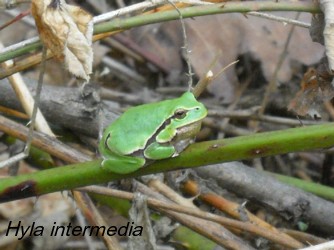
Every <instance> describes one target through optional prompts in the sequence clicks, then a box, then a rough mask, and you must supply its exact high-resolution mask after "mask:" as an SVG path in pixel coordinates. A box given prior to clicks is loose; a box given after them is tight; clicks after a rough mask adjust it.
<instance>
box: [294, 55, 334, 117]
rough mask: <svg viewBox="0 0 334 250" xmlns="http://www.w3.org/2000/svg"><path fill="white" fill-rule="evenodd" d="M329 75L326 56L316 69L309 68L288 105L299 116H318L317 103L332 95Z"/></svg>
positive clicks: (333, 92) (333, 89)
mask: <svg viewBox="0 0 334 250" xmlns="http://www.w3.org/2000/svg"><path fill="white" fill-rule="evenodd" d="M332 79H333V75H331V73H330V70H329V67H328V62H327V60H326V58H325V59H324V60H323V61H322V63H321V64H320V65H319V66H318V68H317V69H314V68H309V69H308V70H307V72H306V73H305V74H304V77H303V79H302V81H301V86H300V88H301V89H300V90H299V91H298V92H297V94H296V96H295V98H293V99H292V100H291V102H290V104H289V106H288V110H293V111H294V112H296V113H297V114H298V115H300V116H305V115H309V116H311V117H318V116H320V115H319V112H318V109H319V105H320V104H322V103H323V102H324V101H327V100H329V99H331V98H333V97H334V88H333V85H332V83H331V82H332Z"/></svg>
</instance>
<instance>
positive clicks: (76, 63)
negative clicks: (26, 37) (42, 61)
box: [31, 0, 93, 81]
mask: <svg viewBox="0 0 334 250" xmlns="http://www.w3.org/2000/svg"><path fill="white" fill-rule="evenodd" d="M31 12H32V15H33V17H34V18H35V23H36V26H37V29H38V32H39V36H40V38H41V40H42V42H43V43H44V45H45V46H46V47H47V48H48V49H50V50H51V51H52V53H53V54H54V55H55V57H56V58H57V59H59V60H64V63H65V66H66V68H67V69H68V71H69V72H70V73H72V74H73V75H75V76H76V77H79V78H82V79H85V80H86V81H89V74H91V73H92V62H93V50H92V47H91V45H92V34H93V23H92V16H91V15H90V14H88V13H87V12H86V11H84V10H82V9H81V8H79V7H77V6H72V5H69V4H67V3H66V2H65V1H64V0H33V1H32V5H31Z"/></svg>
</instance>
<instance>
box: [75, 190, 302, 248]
mask: <svg viewBox="0 0 334 250" xmlns="http://www.w3.org/2000/svg"><path fill="white" fill-rule="evenodd" d="M77 190H79V191H86V192H94V193H97V194H103V195H110V196H113V197H117V198H122V199H127V200H132V199H133V197H134V195H133V194H132V193H129V192H125V191H120V190H113V189H109V188H105V187H99V186H89V187H84V188H79V189H77ZM147 203H148V205H149V206H151V207H153V208H156V209H157V208H159V209H163V210H172V211H175V212H179V213H184V214H187V215H191V216H195V217H198V218H202V219H205V220H208V221H212V222H216V223H219V224H221V225H223V226H227V227H232V228H235V229H239V230H242V231H245V232H250V233H252V234H255V235H258V236H261V237H264V238H267V239H269V240H271V241H273V242H276V243H278V244H281V245H283V246H287V247H292V248H300V247H301V246H302V244H300V243H298V242H292V241H291V242H290V241H289V242H288V241H287V239H286V237H285V234H283V233H280V232H276V233H275V234H273V233H272V232H270V231H269V230H267V229H264V228H262V227H259V226H256V225H254V224H252V223H248V222H241V221H237V220H233V219H229V218H225V217H221V216H219V215H215V214H212V213H208V212H204V211H202V210H199V209H198V208H193V207H188V206H180V205H177V204H172V203H167V202H164V201H160V200H157V199H154V198H148V199H147Z"/></svg>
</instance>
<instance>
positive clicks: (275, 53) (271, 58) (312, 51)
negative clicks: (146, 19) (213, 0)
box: [131, 12, 324, 103]
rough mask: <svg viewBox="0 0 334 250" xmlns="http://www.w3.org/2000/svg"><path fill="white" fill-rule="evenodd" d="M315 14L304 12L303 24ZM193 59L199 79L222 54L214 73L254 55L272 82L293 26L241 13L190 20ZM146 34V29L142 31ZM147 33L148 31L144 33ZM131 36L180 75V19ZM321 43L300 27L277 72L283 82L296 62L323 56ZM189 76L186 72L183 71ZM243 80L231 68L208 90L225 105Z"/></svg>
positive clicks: (188, 28)
mask: <svg viewBox="0 0 334 250" xmlns="http://www.w3.org/2000/svg"><path fill="white" fill-rule="evenodd" d="M275 14H276V15H278V16H283V17H290V18H294V17H295V13H283V12H275ZM310 19H311V15H310V14H306V13H304V14H302V15H301V17H300V20H302V21H310ZM185 21H186V31H187V37H188V44H189V48H190V50H191V53H190V60H191V63H192V65H193V67H194V71H195V73H196V74H197V75H198V76H202V75H204V74H205V73H206V72H205V71H206V70H207V68H208V67H209V65H210V64H211V63H212V61H213V60H214V59H215V57H216V56H217V54H219V53H220V52H221V56H220V57H219V59H218V63H217V64H216V67H215V68H213V72H214V74H215V73H217V72H218V71H219V70H220V69H222V68H223V67H225V66H226V65H228V64H229V63H231V62H233V61H235V60H236V59H237V58H238V57H239V56H240V55H244V54H250V55H251V56H252V57H253V58H254V59H256V60H258V61H259V62H261V68H262V73H263V75H264V76H265V78H266V79H267V80H268V81H269V80H270V79H271V77H272V75H273V73H274V71H275V68H276V65H277V63H278V61H279V57H280V55H281V53H282V51H283V47H284V44H285V41H286V38H287V36H288V33H289V30H290V25H284V24H282V23H281V22H275V21H270V20H267V19H263V18H258V17H253V16H247V17H245V16H244V15H241V14H224V15H214V16H205V17H196V18H195V19H186V20H185ZM143 30H144V31H143ZM142 31H143V32H142ZM131 32H133V33H132V38H133V39H134V40H136V41H137V42H139V43H140V44H141V46H143V47H144V48H145V49H147V50H150V51H154V52H156V54H158V55H159V56H160V57H161V60H163V61H164V62H165V63H166V64H168V65H169V66H170V67H171V68H172V69H173V70H175V71H177V70H180V67H181V68H182V65H183V62H182V61H183V59H182V56H181V53H180V51H181V47H182V46H183V41H182V33H181V24H180V21H173V22H168V23H164V24H162V25H160V26H157V25H155V26H154V28H153V29H152V26H149V27H143V29H134V30H133V31H131ZM323 51H324V50H323V48H322V46H321V45H319V44H316V43H313V42H312V41H311V38H310V35H309V32H308V30H307V29H304V28H299V27H297V28H296V29H295V32H294V34H293V36H292V39H291V42H290V45H289V48H288V54H287V57H286V59H285V61H284V63H283V65H282V67H281V69H280V71H279V73H278V81H279V82H281V83H282V82H285V83H286V82H288V81H289V80H290V79H291V76H292V73H293V72H292V69H291V67H290V63H291V61H298V62H300V63H302V64H304V65H311V64H314V63H316V62H318V61H319V60H320V58H321V57H322V54H323ZM183 73H184V74H185V73H186V72H183ZM237 86H238V78H237V74H236V71H235V67H231V68H229V69H228V70H227V71H225V72H224V74H222V75H221V76H220V77H218V78H216V79H215V81H213V82H212V84H211V85H210V86H209V88H208V89H209V92H211V93H212V94H213V95H214V96H215V97H216V98H218V99H219V100H220V101H221V102H223V103H230V102H232V101H233V100H234V98H235V91H236V89H237Z"/></svg>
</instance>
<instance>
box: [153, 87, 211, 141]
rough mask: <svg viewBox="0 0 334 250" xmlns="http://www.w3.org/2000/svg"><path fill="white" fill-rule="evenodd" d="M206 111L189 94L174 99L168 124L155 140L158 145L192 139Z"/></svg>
mask: <svg viewBox="0 0 334 250" xmlns="http://www.w3.org/2000/svg"><path fill="white" fill-rule="evenodd" d="M207 113H208V111H207V109H206V108H205V106H204V105H203V104H202V103H200V102H198V101H197V100H196V98H195V97H194V95H193V94H192V93H191V92H186V93H184V94H183V95H182V96H181V97H179V98H177V99H175V103H174V105H173V115H172V116H171V117H170V118H169V124H167V125H166V127H165V128H164V129H163V130H162V131H161V132H160V133H159V134H158V136H157V138H156V140H157V141H158V142H160V143H164V142H168V141H172V140H173V141H174V140H181V139H186V138H194V137H195V135H196V134H197V133H198V131H199V130H200V128H201V121H202V119H203V118H204V117H206V115H207ZM176 137H177V138H176Z"/></svg>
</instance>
